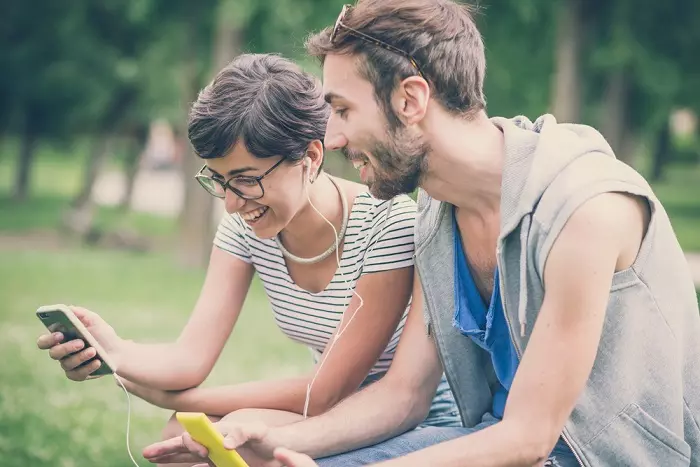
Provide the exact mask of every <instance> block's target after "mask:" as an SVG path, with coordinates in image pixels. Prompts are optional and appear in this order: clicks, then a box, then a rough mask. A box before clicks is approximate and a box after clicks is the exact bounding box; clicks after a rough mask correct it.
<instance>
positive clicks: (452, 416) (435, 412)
mask: <svg viewBox="0 0 700 467" xmlns="http://www.w3.org/2000/svg"><path fill="white" fill-rule="evenodd" d="M384 375H385V373H381V374H375V375H371V376H368V377H367V379H365V381H364V382H363V383H362V384H361V385H360V389H364V388H365V387H367V386H369V385H370V384H373V383H376V382H377V381H379V380H380V379H382V378H383V377H384ZM426 426H452V427H461V426H462V418H461V417H460V415H459V409H458V408H457V402H456V401H455V396H454V395H453V394H452V389H450V385H449V384H448V383H447V378H445V375H444V374H443V375H442V379H441V380H440V384H438V387H437V390H436V391H435V397H433V401H432V403H431V405H430V411H429V412H428V415H427V417H426V418H425V420H424V421H423V423H421V424H420V427H426Z"/></svg>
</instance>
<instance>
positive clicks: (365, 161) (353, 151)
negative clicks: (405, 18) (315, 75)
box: [323, 55, 429, 199]
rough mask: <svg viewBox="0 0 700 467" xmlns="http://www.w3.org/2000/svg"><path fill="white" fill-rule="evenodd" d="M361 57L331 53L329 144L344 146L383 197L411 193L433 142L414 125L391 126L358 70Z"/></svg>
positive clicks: (326, 80) (327, 67)
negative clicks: (428, 143)
mask: <svg viewBox="0 0 700 467" xmlns="http://www.w3.org/2000/svg"><path fill="white" fill-rule="evenodd" d="M357 60H359V58H358V57H356V56H353V55H328V56H327V57H326V59H325V62H324V66H323V88H324V94H325V96H326V100H327V101H328V102H329V103H330V104H331V108H332V112H331V116H330V118H329V119H328V126H327V128H326V137H325V141H324V143H325V146H326V148H328V149H331V150H341V151H342V152H343V154H344V155H345V157H347V158H348V159H349V160H350V161H351V162H352V163H353V165H354V166H355V168H357V169H358V170H359V171H360V178H361V179H362V182H363V183H366V184H367V185H368V186H369V189H370V192H371V193H372V194H373V195H374V196H376V197H377V198H380V199H390V198H392V197H394V196H396V195H398V194H402V193H411V192H412V191H413V190H415V189H416V188H417V187H418V185H419V184H420V181H421V178H422V176H423V174H424V172H425V164H426V155H427V153H428V152H429V146H428V145H427V143H425V141H423V139H422V137H421V135H420V134H419V133H418V132H417V131H416V130H414V129H411V128H407V127H405V126H403V125H399V126H398V127H397V128H391V127H390V125H389V120H388V119H387V117H386V114H385V113H384V110H383V109H382V107H381V106H380V105H379V104H378V103H377V100H376V99H375V93H374V88H373V86H372V83H370V82H369V81H367V80H366V79H365V78H363V77H362V76H361V75H360V74H359V72H358V66H357Z"/></svg>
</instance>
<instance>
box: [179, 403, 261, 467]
mask: <svg viewBox="0 0 700 467" xmlns="http://www.w3.org/2000/svg"><path fill="white" fill-rule="evenodd" d="M175 416H176V417H177V421H178V422H180V424H181V425H182V426H183V427H184V428H185V430H187V432H188V433H189V434H190V435H191V436H192V439H193V440H195V441H197V442H198V443H199V444H201V445H202V446H204V447H206V448H207V449H208V450H209V459H210V460H211V461H212V462H213V463H214V465H216V467H248V464H246V462H245V461H244V460H243V458H242V457H241V456H240V455H239V454H238V453H237V452H236V451H234V450H232V449H226V448H225V447H224V436H223V435H222V434H221V433H220V432H219V431H218V430H217V429H216V428H215V427H214V424H213V423H212V422H211V420H209V418H208V417H207V416H206V415H205V414H203V413H196V412H177V413H176V414H175Z"/></svg>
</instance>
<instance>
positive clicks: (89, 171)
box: [71, 133, 112, 209]
mask: <svg viewBox="0 0 700 467" xmlns="http://www.w3.org/2000/svg"><path fill="white" fill-rule="evenodd" d="M111 142H112V135H110V134H108V133H103V134H101V135H98V136H97V138H95V141H94V142H93V146H92V150H91V151H90V156H89V158H88V160H87V167H86V168H85V172H84V173H83V184H82V188H81V189H80V193H78V196H76V197H75V199H74V200H73V202H72V203H71V204H72V207H73V208H74V209H82V208H83V207H84V206H85V205H86V204H87V203H88V202H89V201H90V200H91V198H92V190H93V188H94V187H95V181H96V180H97V177H98V175H99V174H100V171H101V170H102V167H103V166H104V164H105V162H106V161H107V159H108V155H109V153H110V152H111Z"/></svg>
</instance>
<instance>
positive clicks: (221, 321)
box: [112, 247, 254, 390]
mask: <svg viewBox="0 0 700 467" xmlns="http://www.w3.org/2000/svg"><path fill="white" fill-rule="evenodd" d="M253 272H254V268H253V265H252V264H249V263H247V262H245V261H243V260H242V259H239V258H237V257H235V256H233V255H231V254H229V253H227V252H225V251H223V250H221V249H220V248H218V247H214V248H213V249H212V253H211V257H210V262H209V267H208V269H207V275H206V279H205V281H204V286H203V287H202V291H201V293H200V296H199V299H198V300H197V304H196V305H195V308H194V311H193V313H192V315H191V316H190V318H189V320H188V322H187V325H186V326H185V328H184V329H183V331H182V333H181V334H180V337H179V338H178V339H177V341H176V342H173V343H168V344H138V343H135V342H131V341H121V342H120V343H119V344H118V345H117V346H116V348H115V349H114V350H113V351H112V353H114V357H115V361H116V362H117V366H118V371H117V372H118V374H119V375H121V376H123V377H124V378H125V379H127V380H129V381H132V382H135V383H138V384H140V385H143V386H147V387H150V388H156V389H163V390H179V389H187V388H192V387H194V386H198V385H199V384H201V383H202V381H204V379H205V378H206V377H207V375H208V374H209V372H211V369H212V368H213V366H214V363H215V362H216V360H217V358H218V357H219V354H220V353H221V350H222V349H223V347H224V344H225V342H226V339H227V338H228V336H229V335H230V333H231V330H232V329H233V326H234V325H235V323H236V320H237V319H238V316H239V315H240V311H241V308H242V306H243V301H244V299H245V296H246V294H247V293H248V289H249V287H250V282H251V280H252V277H253Z"/></svg>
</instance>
